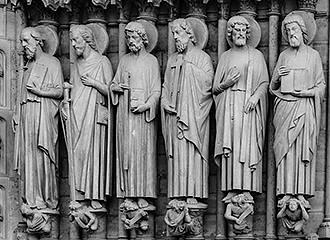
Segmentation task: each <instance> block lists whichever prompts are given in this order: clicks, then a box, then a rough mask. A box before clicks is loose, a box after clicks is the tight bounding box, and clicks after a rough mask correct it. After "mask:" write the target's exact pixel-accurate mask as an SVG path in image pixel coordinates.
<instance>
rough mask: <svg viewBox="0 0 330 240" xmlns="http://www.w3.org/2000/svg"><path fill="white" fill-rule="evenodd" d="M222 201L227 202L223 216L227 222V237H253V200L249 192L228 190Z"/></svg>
mask: <svg viewBox="0 0 330 240" xmlns="http://www.w3.org/2000/svg"><path fill="white" fill-rule="evenodd" d="M223 201H224V202H225V203H226V204H227V206H226V211H225V215H224V217H225V219H227V222H228V237H229V238H231V239H251V237H252V238H253V235H252V228H253V213H254V200H253V197H252V196H251V194H250V192H243V193H237V192H229V193H228V194H227V196H226V197H225V198H224V199H223Z"/></svg>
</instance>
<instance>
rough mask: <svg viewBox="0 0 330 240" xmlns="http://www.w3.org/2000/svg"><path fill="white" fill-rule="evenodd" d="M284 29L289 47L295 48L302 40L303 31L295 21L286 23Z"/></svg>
mask: <svg viewBox="0 0 330 240" xmlns="http://www.w3.org/2000/svg"><path fill="white" fill-rule="evenodd" d="M285 30H286V34H287V35H288V40H289V44H290V46H291V47H293V48H297V47H299V46H300V45H301V44H302V43H303V42H304V38H303V33H302V31H301V28H300V26H299V25H298V24H297V23H295V22H293V23H288V24H286V25H285Z"/></svg>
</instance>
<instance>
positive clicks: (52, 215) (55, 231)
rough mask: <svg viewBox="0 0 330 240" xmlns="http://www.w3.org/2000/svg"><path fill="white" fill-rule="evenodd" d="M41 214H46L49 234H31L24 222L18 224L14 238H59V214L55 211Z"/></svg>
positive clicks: (36, 239) (55, 239)
mask: <svg viewBox="0 0 330 240" xmlns="http://www.w3.org/2000/svg"><path fill="white" fill-rule="evenodd" d="M42 213H43V214H47V216H48V217H49V218H48V220H47V228H48V229H50V232H42V231H40V232H34V233H31V232H29V230H28V228H29V227H28V224H27V223H26V222H20V223H18V226H17V229H16V238H17V239H18V240H58V238H59V213H58V212H57V211H51V210H47V211H42Z"/></svg>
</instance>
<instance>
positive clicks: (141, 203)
mask: <svg viewBox="0 0 330 240" xmlns="http://www.w3.org/2000/svg"><path fill="white" fill-rule="evenodd" d="M138 206H139V208H146V207H148V206H149V203H148V202H147V200H145V199H143V198H139V199H138Z"/></svg>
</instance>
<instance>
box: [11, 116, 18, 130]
mask: <svg viewBox="0 0 330 240" xmlns="http://www.w3.org/2000/svg"><path fill="white" fill-rule="evenodd" d="M17 125H18V116H17V115H16V114H14V115H13V119H12V120H11V127H12V129H13V132H14V133H15V132H16V126H17Z"/></svg>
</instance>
